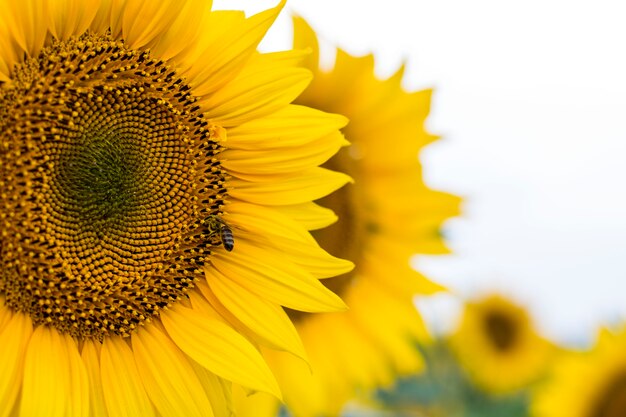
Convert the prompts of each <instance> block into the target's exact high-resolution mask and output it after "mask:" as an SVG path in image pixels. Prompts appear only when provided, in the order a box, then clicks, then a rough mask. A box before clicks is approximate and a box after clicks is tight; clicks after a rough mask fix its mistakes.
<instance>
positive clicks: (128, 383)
mask: <svg viewBox="0 0 626 417" xmlns="http://www.w3.org/2000/svg"><path fill="white" fill-rule="evenodd" d="M100 355H101V356H100V371H101V377H102V389H103V391H104V401H105V403H106V406H107V410H108V411H109V415H111V416H116V417H118V416H119V417H137V416H142V417H143V416H145V417H150V416H154V415H155V414H154V408H153V407H152V404H151V403H150V400H149V399H148V395H147V394H146V391H145V389H144V387H143V383H142V382H141V377H140V376H139V372H138V371H137V366H136V365H135V360H134V358H133V352H132V351H131V350H130V347H128V344H127V343H126V340H125V339H122V338H121V337H118V336H112V337H106V338H105V339H104V343H103V344H102V350H101V353H100Z"/></svg>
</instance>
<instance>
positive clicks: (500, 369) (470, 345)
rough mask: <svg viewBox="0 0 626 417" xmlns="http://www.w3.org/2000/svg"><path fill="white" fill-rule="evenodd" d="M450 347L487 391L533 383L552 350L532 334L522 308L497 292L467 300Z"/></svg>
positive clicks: (528, 318)
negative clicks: (478, 298)
mask: <svg viewBox="0 0 626 417" xmlns="http://www.w3.org/2000/svg"><path fill="white" fill-rule="evenodd" d="M450 345H451V348H452V350H453V351H454V352H455V354H456V356H457V357H458V359H459V362H460V363H461V365H462V366H463V368H464V369H465V370H466V371H467V373H468V376H469V377H470V378H471V379H472V380H473V381H474V382H475V383H476V384H477V385H478V386H479V387H481V388H482V389H484V390H486V391H488V392H492V393H509V392H512V391H515V390H518V389H521V388H523V387H524V386H526V385H527V384H529V383H531V382H534V381H536V380H537V379H538V378H539V377H541V376H542V374H543V373H544V372H545V370H546V367H547V365H548V362H549V360H550V358H551V355H552V353H553V350H554V346H553V345H552V344H551V343H550V342H548V341H547V340H545V339H544V338H542V337H541V336H540V335H538V334H537V333H536V331H535V330H534V328H533V327H532V323H531V319H530V317H529V316H528V313H527V312H526V310H524V309H523V308H522V307H520V306H518V305H516V304H514V303H513V302H512V301H510V300H508V299H506V298H504V297H502V296H500V295H489V296H487V297H485V298H482V299H480V300H478V301H474V302H468V303H467V304H466V306H465V311H464V313H463V316H462V318H461V323H460V325H459V327H458V329H457V330H456V332H455V333H454V334H453V335H452V336H451V337H450Z"/></svg>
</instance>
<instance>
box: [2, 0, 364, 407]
mask: <svg viewBox="0 0 626 417" xmlns="http://www.w3.org/2000/svg"><path fill="white" fill-rule="evenodd" d="M282 6H283V4H282V3H281V4H280V5H279V6H277V7H276V8H273V9H270V10H267V11H265V12H262V13H259V14H257V15H255V16H252V17H249V18H246V17H245V15H244V14H243V13H242V12H236V11H211V4H210V1H206V0H188V1H143V0H125V1H124V0H122V1H109V0H102V1H100V0H58V1H54V2H41V1H35V0H25V1H20V2H18V1H12V0H0V11H1V12H2V13H1V14H0V126H1V129H0V144H1V145H2V150H1V151H0V182H1V185H2V193H1V194H0V222H1V224H2V225H1V230H2V235H1V238H0V253H1V254H2V256H1V259H0V262H1V263H2V265H0V270H1V271H2V277H1V278H0V369H1V370H2V372H0V416H2V417H4V416H7V415H20V416H24V417H36V416H70V415H71V416H87V415H90V416H109V415H110V416H119V415H131V416H143V417H145V416H151V415H160V416H175V417H178V416H211V415H215V416H224V415H228V413H230V411H231V405H232V404H231V402H230V401H231V400H230V382H231V381H233V382H236V383H237V384H240V385H242V386H245V387H247V388H248V389H250V390H254V391H265V392H268V393H271V394H273V395H275V396H277V397H280V396H281V393H280V389H279V387H278V384H277V383H276V380H275V379H274V377H273V375H272V373H271V371H270V370H269V368H268V366H267V364H266V363H265V362H264V360H263V358H262V356H261V354H260V352H259V351H258V349H257V345H264V346H270V347H272V348H278V349H282V350H286V351H290V352H293V353H294V354H296V355H299V356H304V351H303V347H302V344H301V342H300V340H299V338H298V335H297V332H296V330H295V328H294V326H293V324H292V322H291V321H290V320H289V318H288V316H287V315H286V313H285V312H284V311H283V309H282V306H285V307H289V308H291V309H294V310H302V311H306V312H319V311H323V312H329V311H339V310H343V309H344V308H345V305H344V303H343V302H342V301H341V300H340V298H339V297H338V296H337V295H335V294H334V293H333V292H331V291H329V290H328V289H326V288H325V287H324V286H323V285H322V284H321V283H320V281H319V280H318V278H326V277H330V276H334V275H338V274H344V273H346V272H348V271H350V270H351V268H352V264H351V263H350V262H348V261H343V260H340V259H337V258H334V257H331V256H330V255H328V254H327V253H326V252H325V251H324V250H322V249H321V248H320V247H319V246H318V244H317V243H316V242H315V240H314V239H313V238H312V236H311V235H310V234H309V233H308V231H307V230H306V226H308V224H306V222H303V221H302V214H303V213H305V214H307V215H311V216H313V217H315V216H317V217H318V218H321V219H322V221H326V222H328V221H330V220H332V215H330V214H329V213H328V211H326V210H323V209H320V208H319V207H318V206H316V205H315V204H314V203H312V201H313V200H316V199H319V198H321V197H323V196H325V195H326V194H328V193H329V192H331V191H333V190H335V189H337V188H339V187H340V186H342V185H344V184H345V183H346V182H348V181H349V180H350V179H349V177H347V176H346V175H345V174H340V173H335V172H332V171H330V170H328V169H324V168H321V167H319V166H318V165H319V164H321V163H323V162H324V161H326V160H327V159H328V158H329V157H330V156H332V155H333V154H334V153H335V152H336V151H337V150H338V149H339V148H340V146H341V145H342V144H343V141H344V139H343V137H342V135H341V134H340V133H339V131H338V129H339V128H341V127H342V126H344V125H345V123H346V120H345V118H344V117H342V116H336V115H329V114H325V113H323V112H321V111H318V110H313V109H310V108H307V107H305V106H296V105H292V104H290V103H291V101H292V100H293V99H294V98H296V97H297V96H298V95H299V94H300V93H301V92H302V91H303V89H304V88H305V87H306V86H307V84H308V83H309V81H310V79H311V74H310V71H309V70H307V69H304V68H299V67H298V66H297V63H298V62H299V60H300V59H301V56H302V54H301V53H299V52H293V51H292V52H281V53H272V54H260V53H258V52H256V48H257V45H258V43H259V42H260V40H261V39H262V37H263V36H264V34H265V32H266V31H267V29H268V28H269V27H270V26H271V24H272V22H273V21H274V19H275V17H276V16H277V14H278V13H279V11H280V10H281V8H282Z"/></svg>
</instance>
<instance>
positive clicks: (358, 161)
mask: <svg viewBox="0 0 626 417" xmlns="http://www.w3.org/2000/svg"><path fill="white" fill-rule="evenodd" d="M294 23H295V41H294V46H295V47H296V48H310V49H311V50H312V53H311V54H310V55H309V56H308V57H307V58H306V60H305V65H306V67H307V68H309V69H311V70H312V71H313V72H314V79H313V82H312V83H311V85H310V86H309V88H308V89H307V90H306V91H305V92H304V93H303V94H302V95H301V96H300V97H299V98H298V99H297V102H298V103H300V104H303V105H307V106H311V107H314V108H319V109H321V110H324V111H329V112H333V113H339V114H344V115H346V116H347V117H348V118H349V120H350V122H349V124H348V126H347V127H346V128H345V129H344V130H343V132H344V134H345V135H346V138H347V140H348V141H350V145H349V146H347V147H345V148H343V149H342V150H340V151H339V153H338V154H337V155H336V156H334V157H333V158H331V159H330V160H329V161H328V162H327V163H326V164H325V166H326V167H329V168H331V169H333V170H337V171H341V172H346V173H348V174H349V175H350V176H351V177H353V178H354V179H355V183H354V184H353V185H352V184H350V185H348V186H347V187H344V188H342V189H341V190H339V191H338V192H335V193H334V194H332V195H330V196H329V197H327V198H325V199H322V200H320V201H319V202H320V204H321V205H322V206H324V207H328V208H331V209H332V210H333V211H335V212H336V213H337V215H338V218H339V219H338V221H337V222H336V223H334V224H333V225H332V226H330V227H328V228H324V229H321V230H317V231H315V232H314V236H315V238H316V239H317V240H318V242H319V243H320V245H321V246H322V247H323V248H325V249H327V250H328V251H329V252H330V253H332V254H334V255H336V256H339V257H342V258H347V259H350V260H351V261H353V262H354V263H355V264H356V269H355V271H353V272H351V273H348V274H345V275H342V276H340V277H337V278H330V279H325V280H324V281H323V283H324V285H325V286H326V287H327V288H329V289H331V290H332V291H333V292H335V293H336V294H338V295H340V296H341V297H342V298H344V300H345V301H346V303H347V304H348V306H349V307H350V310H349V311H348V312H346V313H341V314H324V315H319V316H317V317H314V316H311V315H307V314H301V313H298V312H295V311H289V312H288V313H289V316H290V317H291V319H292V320H293V321H294V323H295V324H296V327H297V329H298V332H299V334H300V336H301V337H302V340H303V343H304V346H305V349H306V351H307V354H308V358H309V363H310V368H309V367H308V366H307V365H306V364H304V363H301V362H299V360H298V359H297V358H293V357H291V356H289V355H286V354H278V353H270V354H266V357H267V358H268V361H269V363H270V364H271V366H272V369H273V370H274V372H275V374H276V375H277V378H278V379H279V381H281V385H282V386H283V387H285V389H284V395H285V400H286V403H287V407H288V408H289V410H290V412H292V413H293V414H294V415H295V416H322V415H336V414H338V413H339V411H340V410H341V408H342V407H343V405H344V404H345V402H346V401H347V400H348V399H350V398H351V397H353V396H354V395H355V394H356V393H357V392H358V391H367V390H369V389H371V388H373V387H375V386H378V385H380V384H387V383H390V382H391V381H393V376H394V375H396V374H398V373H399V374H408V373H414V372H417V371H419V370H420V369H422V366H423V362H422V359H421V357H420V355H419V353H418V352H417V350H416V349H415V342H416V340H418V339H421V340H425V339H426V338H427V332H426V330H425V328H424V326H423V323H422V321H421V318H420V316H419V314H418V312H417V310H416V309H415V307H414V305H413V296H414V295H416V294H431V293H433V292H435V291H439V290H441V287H440V286H439V285H437V284H435V283H433V282H431V281H429V280H428V279H427V278H425V277H424V276H423V275H421V274H419V273H418V272H416V271H415V270H413V269H412V268H411V267H410V265H409V260H410V258H411V256H412V255H414V254H415V253H429V254H435V253H445V252H447V250H446V248H445V246H444V243H443V239H442V237H441V234H440V227H441V224H442V222H443V221H444V220H445V219H447V218H449V217H450V216H453V215H455V214H457V213H458V206H459V199H458V198H457V197H454V196H451V195H449V194H446V193H441V192H437V191H433V190H431V189H429V188H428V187H427V186H426V185H425V184H424V182H423V180H422V176H421V165H420V163H419V161H418V159H417V157H418V153H419V151H420V149H421V148H422V147H423V146H424V145H426V144H428V143H430V142H431V141H433V140H435V139H436V137H435V136H432V135H430V134H428V133H427V132H426V131H425V130H424V121H425V119H426V117H427V115H428V111H429V105H430V95H431V92H430V91H420V92H416V93H407V92H406V91H404V90H403V89H402V87H401V85H400V83H401V81H402V76H403V71H402V69H401V70H400V71H398V73H397V74H395V75H394V76H393V77H391V78H390V79H387V80H384V81H383V80H379V79H377V78H376V77H375V75H374V72H373V64H374V59H373V57H372V56H367V57H363V58H355V57H352V56H350V55H348V54H347V53H345V52H343V51H341V50H339V51H338V54H337V61H336V64H335V67H334V68H333V70H332V71H329V72H325V71H322V70H320V69H319V68H318V55H319V54H318V44H317V38H316V36H315V33H314V32H313V30H312V29H311V28H310V27H309V26H308V25H307V24H306V22H304V20H302V19H300V18H296V19H295V20H294ZM253 401H254V400H253ZM257 401H261V400H257ZM248 407H250V409H251V410H254V411H251V412H252V413H258V412H259V411H258V410H259V405H258V404H256V405H254V406H249V405H248ZM275 407H276V404H275V403H274V410H275ZM270 408H271V407H270ZM269 413H272V411H269ZM250 415H252V414H250ZM256 415H258V414H256Z"/></svg>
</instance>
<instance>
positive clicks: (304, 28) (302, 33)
mask: <svg viewBox="0 0 626 417" xmlns="http://www.w3.org/2000/svg"><path fill="white" fill-rule="evenodd" d="M293 48H294V49H305V48H308V49H310V50H311V54H310V55H309V56H308V57H307V59H306V61H305V62H304V66H305V68H308V69H310V70H311V71H313V72H316V71H318V66H319V60H320V59H319V53H320V52H319V43H318V41H317V35H316V34H315V31H314V30H313V29H312V28H311V26H309V24H308V23H307V22H306V20H304V19H302V18H301V17H297V16H294V17H293Z"/></svg>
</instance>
